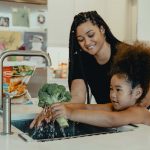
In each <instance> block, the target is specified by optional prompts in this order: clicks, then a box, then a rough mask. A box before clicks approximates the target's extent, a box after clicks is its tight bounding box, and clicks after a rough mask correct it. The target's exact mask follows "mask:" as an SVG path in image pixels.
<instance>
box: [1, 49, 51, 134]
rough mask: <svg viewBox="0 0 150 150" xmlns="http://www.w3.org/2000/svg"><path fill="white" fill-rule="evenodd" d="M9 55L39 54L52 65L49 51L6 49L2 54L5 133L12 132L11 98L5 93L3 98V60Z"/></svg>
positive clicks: (2, 102)
mask: <svg viewBox="0 0 150 150" xmlns="http://www.w3.org/2000/svg"><path fill="white" fill-rule="evenodd" d="M8 56H35V57H37V56H39V57H43V58H44V59H45V61H46V66H51V59H50V56H49V55H48V53H46V52H43V51H29V50H26V51H18V50H15V51H4V52H3V53H1V55H0V113H2V114H3V134H4V135H5V134H11V98H10V96H9V95H7V94H5V97H4V100H3V61H4V59H5V58H6V57H8Z"/></svg>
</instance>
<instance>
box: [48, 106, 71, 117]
mask: <svg viewBox="0 0 150 150" xmlns="http://www.w3.org/2000/svg"><path fill="white" fill-rule="evenodd" d="M51 110H52V116H53V120H56V119H57V118H59V117H64V118H66V119H69V118H70V114H71V111H72V110H71V109H70V108H68V107H67V106H66V105H65V104H63V103H55V104H53V105H52V106H51Z"/></svg>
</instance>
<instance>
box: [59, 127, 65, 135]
mask: <svg viewBox="0 0 150 150" xmlns="http://www.w3.org/2000/svg"><path fill="white" fill-rule="evenodd" d="M60 131H61V133H62V134H63V137H66V133H65V130H64V128H62V127H60Z"/></svg>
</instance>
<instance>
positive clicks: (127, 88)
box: [110, 75, 137, 110]
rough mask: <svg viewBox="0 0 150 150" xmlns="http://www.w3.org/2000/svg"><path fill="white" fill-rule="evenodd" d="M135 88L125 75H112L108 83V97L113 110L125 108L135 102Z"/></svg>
mask: <svg viewBox="0 0 150 150" xmlns="http://www.w3.org/2000/svg"><path fill="white" fill-rule="evenodd" d="M135 90H137V89H136V88H134V89H132V87H131V83H130V82H128V81H127V79H126V78H125V77H121V76H118V75H113V76H112V78H111V83H110V99H111V102H112V104H113V107H114V109H115V110H123V109H126V108H128V107H130V106H132V105H134V104H135V103H136V100H137V97H136V95H135V92H136V91H135Z"/></svg>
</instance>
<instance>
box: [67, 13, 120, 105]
mask: <svg viewBox="0 0 150 150" xmlns="http://www.w3.org/2000/svg"><path fill="white" fill-rule="evenodd" d="M119 43H120V41H119V40H118V39H117V38H116V37H114V35H113V34H112V33H111V31H110V29H109V27H108V25H107V24H106V23H105V21H104V20H103V19H102V18H101V17H100V16H99V15H98V13H97V12H96V11H89V12H82V13H79V14H78V15H76V16H75V17H74V21H73V23H72V27H71V31H70V40H69V52H70V54H69V87H70V89H71V94H72V100H71V102H72V103H85V100H86V97H87V103H90V96H89V91H90V90H91V93H92V95H93V96H94V98H95V100H96V102H97V103H101V104H102V103H103V104H104V103H108V102H110V99H109V80H110V78H109V75H108V73H109V71H110V66H111V63H112V59H113V56H114V55H115V54H116V52H117V49H116V46H117V45H118V44H119ZM89 89H90V90H89ZM86 93H87V96H86Z"/></svg>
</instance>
